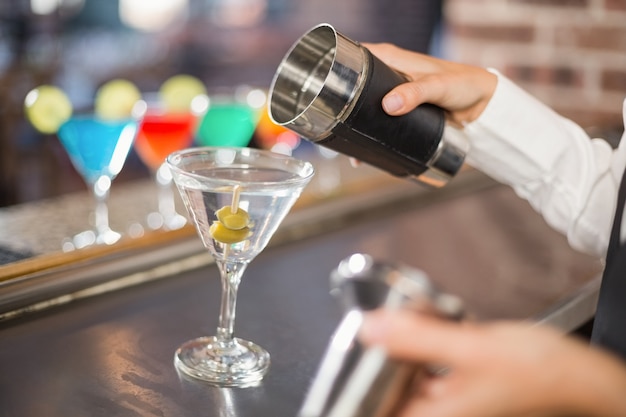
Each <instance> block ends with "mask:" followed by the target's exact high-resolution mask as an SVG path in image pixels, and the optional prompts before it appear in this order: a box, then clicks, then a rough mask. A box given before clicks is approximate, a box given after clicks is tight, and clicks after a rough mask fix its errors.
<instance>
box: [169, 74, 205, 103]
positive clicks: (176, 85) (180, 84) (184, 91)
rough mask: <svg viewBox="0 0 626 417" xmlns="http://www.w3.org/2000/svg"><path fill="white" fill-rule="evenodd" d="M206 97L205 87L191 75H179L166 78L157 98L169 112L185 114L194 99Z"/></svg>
mask: <svg viewBox="0 0 626 417" xmlns="http://www.w3.org/2000/svg"><path fill="white" fill-rule="evenodd" d="M201 95H206V87H205V86H204V84H203V83H202V81H200V80H199V79H197V78H196V77H194V76H192V75H186V74H179V75H174V76H173V77H171V78H168V79H167V80H166V81H165V82H164V83H163V85H161V88H160V89H159V97H160V99H161V101H162V102H163V104H164V105H165V107H166V108H167V109H168V110H169V111H174V112H177V111H178V112H187V111H189V110H190V109H191V103H192V101H193V100H194V98H196V97H198V96H201Z"/></svg>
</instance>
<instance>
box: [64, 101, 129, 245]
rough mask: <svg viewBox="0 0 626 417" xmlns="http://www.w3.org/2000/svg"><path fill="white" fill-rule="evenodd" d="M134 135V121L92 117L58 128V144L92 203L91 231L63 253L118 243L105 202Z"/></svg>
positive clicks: (77, 117) (74, 119)
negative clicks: (59, 142)
mask: <svg viewBox="0 0 626 417" xmlns="http://www.w3.org/2000/svg"><path fill="white" fill-rule="evenodd" d="M136 132H137V120H136V119H134V118H126V119H120V120H103V119H101V118H99V117H97V116H96V115H94V114H91V113H89V114H76V115H74V116H72V117H70V118H69V120H67V121H66V122H65V123H63V124H62V125H61V127H60V128H59V131H58V132H57V135H58V137H59V140H60V141H61V143H62V145H63V147H64V148H65V151H66V152H67V154H68V155H69V157H70V159H71V161H72V164H73V165H74V168H75V169H76V170H77V171H78V173H79V174H80V175H81V176H82V178H83V180H84V181H85V182H86V184H87V186H88V187H89V189H90V190H91V193H92V194H93V197H94V199H95V209H94V224H93V226H94V227H93V230H86V231H84V232H81V233H79V234H77V235H76V236H74V237H73V238H72V242H68V245H67V246H65V249H80V248H83V247H86V246H89V245H92V244H94V243H95V244H107V245H111V244H113V243H115V242H117V241H118V240H119V239H120V237H121V234H120V233H118V232H116V231H114V230H112V229H111V227H110V226H109V210H108V206H107V200H108V196H109V191H110V188H111V182H112V181H113V179H114V178H115V177H116V176H117V174H119V172H120V171H121V170H122V167H123V166H124V162H125V161H126V157H127V156H128V152H129V151H130V148H131V146H132V143H133V140H134V138H135V133H136ZM69 246H71V248H70V247H69Z"/></svg>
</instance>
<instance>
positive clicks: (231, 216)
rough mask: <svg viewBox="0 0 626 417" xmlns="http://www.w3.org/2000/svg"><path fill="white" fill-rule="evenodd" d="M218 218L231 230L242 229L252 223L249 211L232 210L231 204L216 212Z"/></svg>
mask: <svg viewBox="0 0 626 417" xmlns="http://www.w3.org/2000/svg"><path fill="white" fill-rule="evenodd" d="M215 215H216V216H217V219H218V220H219V221H220V222H222V224H223V225H224V227H226V228H228V229H231V230H241V229H243V228H245V227H248V224H249V223H250V216H249V215H248V212H247V211H245V210H243V209H237V212H236V213H233V212H232V209H231V207H230V206H224V207H222V208H221V209H219V210H218V211H216V212H215Z"/></svg>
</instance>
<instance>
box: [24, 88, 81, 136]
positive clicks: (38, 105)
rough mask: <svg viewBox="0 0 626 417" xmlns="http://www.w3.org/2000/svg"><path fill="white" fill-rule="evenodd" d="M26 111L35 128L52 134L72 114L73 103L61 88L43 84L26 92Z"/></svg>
mask: <svg viewBox="0 0 626 417" xmlns="http://www.w3.org/2000/svg"><path fill="white" fill-rule="evenodd" d="M24 112H25V114H26V118H27V119H28V121H29V122H30V123H31V124H32V125H33V126H34V127H35V129H37V130H38V131H40V132H41V133H46V134H51V133H56V132H57V131H58V130H59V127H60V126H61V125H62V124H63V123H65V122H66V121H67V120H68V119H69V118H70V117H71V116H72V103H71V102H70V100H69V98H68V97H67V95H66V94H65V93H64V92H63V90H61V89H60V88H58V87H55V86H53V85H41V86H39V87H37V88H34V89H32V90H30V91H29V92H28V94H26V98H25V99H24Z"/></svg>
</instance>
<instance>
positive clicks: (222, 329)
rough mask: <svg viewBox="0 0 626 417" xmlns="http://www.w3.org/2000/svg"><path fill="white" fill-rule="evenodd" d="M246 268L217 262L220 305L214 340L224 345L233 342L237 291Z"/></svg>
mask: <svg viewBox="0 0 626 417" xmlns="http://www.w3.org/2000/svg"><path fill="white" fill-rule="evenodd" d="M247 266H248V264H247V263H241V262H223V261H219V262H218V267H219V269H220V275H221V279H222V303H221V307H220V317H219V323H218V326H217V335H216V338H217V340H218V341H219V342H222V343H224V344H230V343H232V342H233V334H234V328H235V310H236V307H237V290H238V289H239V283H240V282H241V276H242V275H243V272H244V271H245V269H246V267H247Z"/></svg>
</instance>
